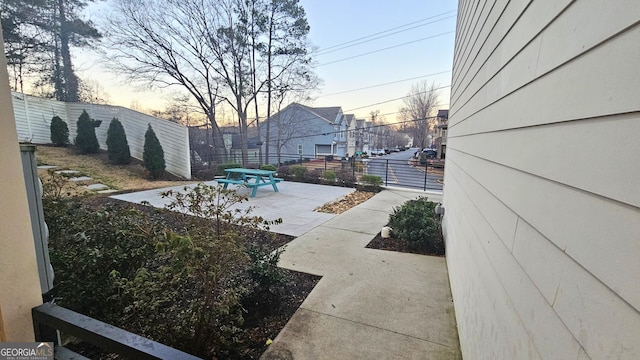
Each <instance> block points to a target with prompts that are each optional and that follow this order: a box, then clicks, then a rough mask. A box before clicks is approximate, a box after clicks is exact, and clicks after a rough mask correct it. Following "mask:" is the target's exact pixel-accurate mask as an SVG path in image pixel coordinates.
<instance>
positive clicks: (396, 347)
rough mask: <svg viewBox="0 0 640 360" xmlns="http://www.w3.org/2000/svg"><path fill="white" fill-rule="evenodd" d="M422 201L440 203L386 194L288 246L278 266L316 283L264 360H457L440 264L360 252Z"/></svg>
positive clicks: (407, 194) (410, 194)
mask: <svg viewBox="0 0 640 360" xmlns="http://www.w3.org/2000/svg"><path fill="white" fill-rule="evenodd" d="M421 195H422V196H425V195H426V196H427V197H429V199H430V200H433V201H440V200H441V195H437V194H425V193H423V192H411V191H404V190H385V191H383V192H381V193H379V194H377V195H376V196H375V197H373V198H372V199H370V200H368V201H367V202H365V203H363V204H360V205H358V206H357V207H354V208H353V209H350V210H349V211H347V212H345V213H343V214H341V215H338V216H336V217H334V218H332V219H330V220H327V221H326V222H324V223H323V224H321V225H320V226H317V227H315V228H313V229H312V230H310V231H309V232H307V233H305V234H303V235H302V236H300V237H298V238H296V239H295V240H293V241H292V242H291V243H289V244H288V245H287V247H286V251H285V252H284V253H283V255H282V257H281V260H280V266H282V267H284V268H287V269H291V270H296V271H301V272H306V273H311V274H316V275H322V276H323V277H322V279H321V280H320V282H319V283H318V285H317V286H316V287H315V288H314V290H313V291H312V292H311V294H310V295H309V296H308V297H307V299H306V300H305V301H304V302H303V304H302V305H301V307H300V308H299V309H298V311H297V312H296V313H295V315H294V316H293V317H292V318H291V319H290V320H289V322H288V323H287V325H286V326H285V328H284V329H283V330H282V331H281V332H280V334H279V335H278V336H277V338H276V339H275V340H274V342H273V343H272V344H271V345H270V346H269V349H268V350H267V351H266V352H265V354H264V355H263V356H262V359H263V360H270V359H458V358H461V355H460V347H459V342H458V334H457V330H456V323H455V314H454V309H453V303H452V299H451V291H450V288H449V279H448V273H447V268H446V263H445V259H444V258H442V257H433V256H424V255H414V254H403V253H397V252H391V251H381V250H373V249H366V248H365V246H366V245H367V244H368V243H369V242H370V241H371V239H373V238H374V237H375V235H376V234H377V233H378V232H379V231H380V228H381V227H382V226H384V225H385V224H386V223H387V221H388V217H389V213H390V212H391V210H392V208H393V207H394V206H398V205H401V204H402V203H404V202H405V201H407V200H409V199H413V198H416V197H418V196H421Z"/></svg>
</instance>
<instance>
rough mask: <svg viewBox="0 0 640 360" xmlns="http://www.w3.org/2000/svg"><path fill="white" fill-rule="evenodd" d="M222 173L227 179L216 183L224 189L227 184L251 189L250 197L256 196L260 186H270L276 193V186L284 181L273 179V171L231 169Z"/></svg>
mask: <svg viewBox="0 0 640 360" xmlns="http://www.w3.org/2000/svg"><path fill="white" fill-rule="evenodd" d="M224 171H225V172H226V173H227V177H226V178H225V179H218V180H216V181H217V182H218V183H220V184H224V188H225V189H226V188H227V186H229V184H234V185H243V186H246V187H248V188H252V189H253V191H252V192H251V197H255V196H256V193H257V192H258V188H259V187H260V186H267V185H271V186H272V187H273V191H275V192H278V186H277V185H276V184H277V183H279V182H281V181H284V179H281V178H276V177H273V174H275V171H271V170H259V169H245V168H232V169H225V170H224Z"/></svg>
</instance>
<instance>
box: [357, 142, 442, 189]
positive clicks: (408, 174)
mask: <svg viewBox="0 0 640 360" xmlns="http://www.w3.org/2000/svg"><path fill="white" fill-rule="evenodd" d="M416 151H418V149H416V148H412V149H409V150H406V151H401V152H397V153H391V154H388V155H383V156H376V157H372V158H370V159H369V161H367V173H368V174H371V175H377V176H380V177H381V178H382V180H383V181H384V182H385V183H386V184H387V185H388V186H397V187H405V188H414V189H425V188H426V189H429V190H442V183H441V182H439V181H441V180H442V176H441V175H439V174H430V173H429V171H427V173H426V176H425V171H424V168H416V167H414V166H412V165H411V164H410V162H409V161H410V160H411V159H412V157H413V153H414V152H416ZM429 170H431V169H429Z"/></svg>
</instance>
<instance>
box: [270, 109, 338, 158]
mask: <svg viewBox="0 0 640 360" xmlns="http://www.w3.org/2000/svg"><path fill="white" fill-rule="evenodd" d="M267 128H268V129H267ZM346 130H347V128H346V124H345V122H344V121H343V114H342V108H341V107H339V106H334V107H309V106H306V105H302V104H298V103H292V104H289V105H288V106H287V107H285V108H284V109H282V110H281V111H279V112H277V113H276V114H274V115H272V116H271V117H270V118H269V119H267V120H265V121H264V122H262V123H261V124H260V136H261V138H262V139H263V145H262V151H263V154H265V156H266V151H267V144H268V146H269V149H268V151H269V158H268V163H270V164H278V163H284V162H285V161H288V160H297V159H304V158H309V159H313V158H324V157H325V156H327V155H333V156H334V157H337V158H341V157H343V156H345V155H346V152H347V145H346V141H347V131H346ZM267 132H268V134H267Z"/></svg>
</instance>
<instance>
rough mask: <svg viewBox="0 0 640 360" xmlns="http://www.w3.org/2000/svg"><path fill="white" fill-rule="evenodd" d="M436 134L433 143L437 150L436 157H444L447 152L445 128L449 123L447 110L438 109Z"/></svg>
mask: <svg viewBox="0 0 640 360" xmlns="http://www.w3.org/2000/svg"><path fill="white" fill-rule="evenodd" d="M437 121H438V122H437V125H436V135H435V140H434V145H435V148H436V150H437V151H438V155H437V157H438V159H444V158H445V157H446V154H447V128H448V124H449V110H438V118H437Z"/></svg>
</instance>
